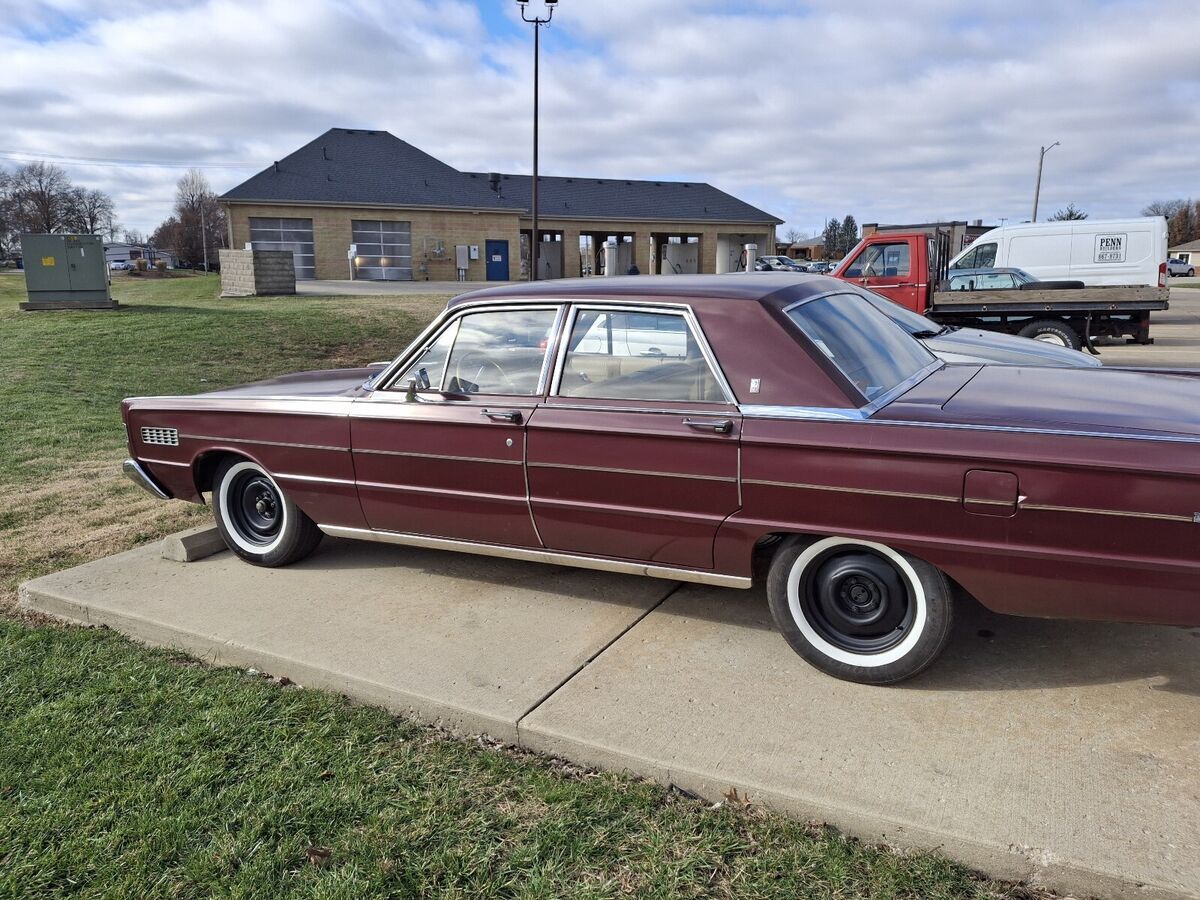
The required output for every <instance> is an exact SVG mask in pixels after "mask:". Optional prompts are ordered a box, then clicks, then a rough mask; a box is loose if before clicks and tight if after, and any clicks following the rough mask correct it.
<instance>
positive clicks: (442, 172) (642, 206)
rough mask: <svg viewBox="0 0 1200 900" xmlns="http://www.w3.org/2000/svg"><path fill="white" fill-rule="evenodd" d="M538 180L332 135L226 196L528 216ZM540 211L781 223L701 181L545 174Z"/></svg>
mask: <svg viewBox="0 0 1200 900" xmlns="http://www.w3.org/2000/svg"><path fill="white" fill-rule="evenodd" d="M532 180H533V179H532V178H531V177H530V176H528V175H501V176H500V190H499V192H496V191H494V190H492V188H491V186H490V179H489V175H488V174H486V173H483V172H460V171H458V169H455V168H453V167H452V166H448V165H446V163H444V162H442V161H441V160H439V159H435V158H434V157H432V156H430V155H429V154H428V153H425V152H424V151H422V150H418V149H417V148H416V147H414V146H413V145H412V144H409V143H406V142H405V141H402V140H400V139H399V138H398V137H396V136H395V135H393V134H390V133H388V132H386V131H365V130H362V129H352V128H331V129H329V130H328V131H327V132H325V133H324V134H323V135H321V136H320V137H318V138H317V139H316V140H313V141H310V142H309V143H308V144H305V145H304V146H303V147H301V148H300V149H299V150H297V151H296V152H295V153H290V154H288V155H287V156H285V157H284V158H283V159H281V160H279V162H278V163H276V164H274V165H272V166H270V167H268V168H266V169H264V170H263V171H261V172H259V173H258V174H257V175H254V176H253V177H251V178H249V179H247V180H246V181H244V182H242V183H241V184H239V185H238V186H237V187H235V188H232V189H231V190H229V191H227V192H226V193H224V194H223V195H222V196H221V199H222V200H234V201H242V202H250V201H255V200H264V201H270V202H276V203H299V204H304V203H339V204H368V205H373V206H399V207H414V206H418V207H421V206H425V207H433V208H435V209H459V208H462V209H502V210H513V211H520V212H523V213H528V211H529V208H530V203H531V200H530V186H531V183H532ZM538 212H539V214H540V215H543V216H546V217H548V218H549V217H557V218H563V217H569V218H588V219H653V220H659V221H662V220H666V221H674V220H681V221H696V222H710V221H711V222H754V223H765V222H772V223H776V224H779V223H780V222H781V221H782V220H780V219H777V218H776V217H774V216H772V215H771V214H770V213H767V212H763V211H762V210H761V209H757V208H756V207H753V206H751V205H750V204H749V203H744V202H743V201H741V200H739V199H737V198H736V197H733V196H730V195H729V194H727V193H725V192H724V191H721V190H718V189H717V188H715V187H713V186H712V185H710V184H704V183H703V182H694V181H693V182H686V181H627V180H624V179H615V178H563V177H553V176H544V175H543V176H539V177H538Z"/></svg>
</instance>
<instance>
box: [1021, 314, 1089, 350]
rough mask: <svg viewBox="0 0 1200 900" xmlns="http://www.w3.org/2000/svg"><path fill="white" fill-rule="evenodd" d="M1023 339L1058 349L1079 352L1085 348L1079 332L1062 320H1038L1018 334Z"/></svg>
mask: <svg viewBox="0 0 1200 900" xmlns="http://www.w3.org/2000/svg"><path fill="white" fill-rule="evenodd" d="M1017 334H1019V335H1020V336H1021V337H1027V338H1033V339H1034V340H1035V341H1042V342H1044V343H1047V344H1054V345H1055V346H1056V347H1069V348H1070V349H1072V350H1078V349H1079V348H1080V347H1082V346H1083V341H1082V340H1081V339H1080V337H1079V332H1077V331H1076V330H1075V329H1074V328H1072V327H1071V326H1070V325H1068V324H1067V323H1066V322H1064V321H1062V320H1061V319H1038V320H1036V321H1034V322H1030V323H1029V324H1028V325H1026V326H1025V327H1024V328H1022V329H1021V330H1020V331H1018V332H1017Z"/></svg>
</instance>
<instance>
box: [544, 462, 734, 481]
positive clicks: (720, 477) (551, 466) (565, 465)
mask: <svg viewBox="0 0 1200 900" xmlns="http://www.w3.org/2000/svg"><path fill="white" fill-rule="evenodd" d="M529 468H531V469H570V470H573V471H576V472H609V473H612V474H613V475H648V476H651V477H654V478H694V479H697V480H699V481H724V482H727V483H730V484H732V483H733V482H736V481H737V479H736V478H730V477H728V476H725V475H689V474H687V473H685V472H652V471H650V470H648V469H616V468H610V467H608V466H576V465H571V464H570V463H543V462H531V463H529Z"/></svg>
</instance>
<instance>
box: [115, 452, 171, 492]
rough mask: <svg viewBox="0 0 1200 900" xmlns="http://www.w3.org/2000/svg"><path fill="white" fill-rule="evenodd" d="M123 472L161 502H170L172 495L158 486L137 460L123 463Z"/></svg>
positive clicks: (128, 460)
mask: <svg viewBox="0 0 1200 900" xmlns="http://www.w3.org/2000/svg"><path fill="white" fill-rule="evenodd" d="M121 472H122V473H123V474H124V475H125V477H126V478H128V479H129V480H130V481H132V482H133V483H134V484H136V485H137V486H138V487H140V488H141V489H142V490H144V491H148V492H150V493H151V494H153V495H154V496H155V497H157V498H158V499H159V500H170V499H171V495H170V494H168V493H167V492H166V491H164V490H163V489H162V488H160V487H159V486H158V482H156V481H155V480H154V479H153V478H151V477H150V474H149V473H148V472H147V471H146V470H145V469H143V468H142V467H141V464H140V463H138V461H137V460H136V459H127V460H125V462H123V463H121Z"/></svg>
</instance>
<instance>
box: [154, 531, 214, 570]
mask: <svg viewBox="0 0 1200 900" xmlns="http://www.w3.org/2000/svg"><path fill="white" fill-rule="evenodd" d="M225 549H226V547H225V540H224V539H223V538H222V537H221V532H220V530H219V529H218V528H217V526H216V525H198V526H197V527H195V528H189V529H188V530H187V531H181V532H179V533H178V534H172V535H168V536H167V537H165V538H163V542H162V557H163V559H169V560H171V561H172V562H185V563H186V562H196V561H197V560H201V559H205V558H207V557H209V556H212V555H213V554H214V553H220V552H221V551H223V550H225Z"/></svg>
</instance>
